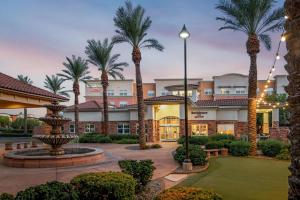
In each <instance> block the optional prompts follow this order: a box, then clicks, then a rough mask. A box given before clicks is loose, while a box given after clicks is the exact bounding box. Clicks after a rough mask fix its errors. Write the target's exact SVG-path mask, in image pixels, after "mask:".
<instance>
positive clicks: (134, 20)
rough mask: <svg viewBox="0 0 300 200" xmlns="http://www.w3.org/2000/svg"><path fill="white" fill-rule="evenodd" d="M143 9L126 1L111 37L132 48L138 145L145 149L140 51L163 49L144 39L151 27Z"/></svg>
mask: <svg viewBox="0 0 300 200" xmlns="http://www.w3.org/2000/svg"><path fill="white" fill-rule="evenodd" d="M144 14H145V9H144V8H143V7H141V6H140V5H138V6H136V7H133V6H132V4H131V2H129V1H126V2H125V6H124V7H120V8H118V10H117V12H116V16H115V17H114V23H115V26H116V27H117V30H116V33H117V35H116V36H114V37H113V42H114V43H123V42H126V43H128V44H130V45H131V46H132V61H133V63H134V64H135V76H136V91H137V106H138V124H139V143H140V148H141V149H144V148H146V138H145V122H144V119H145V113H144V97H143V81H142V75H141V69H140V62H141V59H142V55H141V49H142V48H148V49H156V50H158V51H163V49H164V47H163V46H162V45H161V44H160V43H159V42H158V41H157V40H156V39H153V38H146V36H147V31H148V30H149V28H150V26H151V23H152V21H151V19H150V17H145V16H144Z"/></svg>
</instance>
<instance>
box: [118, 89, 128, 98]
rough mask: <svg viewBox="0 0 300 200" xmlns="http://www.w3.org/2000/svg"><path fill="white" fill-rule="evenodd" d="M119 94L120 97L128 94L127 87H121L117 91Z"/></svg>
mask: <svg viewBox="0 0 300 200" xmlns="http://www.w3.org/2000/svg"><path fill="white" fill-rule="evenodd" d="M119 95H120V96H122V97H125V96H128V91H127V89H122V90H120V91H119Z"/></svg>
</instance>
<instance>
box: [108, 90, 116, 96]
mask: <svg viewBox="0 0 300 200" xmlns="http://www.w3.org/2000/svg"><path fill="white" fill-rule="evenodd" d="M114 95H115V93H114V91H113V90H107V96H114Z"/></svg>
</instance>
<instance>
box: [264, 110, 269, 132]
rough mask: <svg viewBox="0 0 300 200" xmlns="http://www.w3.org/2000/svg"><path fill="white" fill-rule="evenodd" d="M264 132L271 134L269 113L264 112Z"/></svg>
mask: <svg viewBox="0 0 300 200" xmlns="http://www.w3.org/2000/svg"><path fill="white" fill-rule="evenodd" d="M263 133H265V134H269V113H268V112H264V113H263Z"/></svg>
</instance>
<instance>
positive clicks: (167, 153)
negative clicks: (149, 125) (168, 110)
mask: <svg viewBox="0 0 300 200" xmlns="http://www.w3.org/2000/svg"><path fill="white" fill-rule="evenodd" d="M76 145H77V144H74V145H69V146H76ZM161 145H162V146H163V148H161V149H149V150H138V146H137V145H121V144H80V145H79V146H81V147H82V146H90V147H99V148H102V149H103V150H104V151H105V159H104V160H103V161H102V162H101V163H99V164H97V165H91V166H79V167H65V168H35V169H26V168H25V169H24V168H9V167H6V166H4V165H3V164H2V156H1V157H0V193H2V192H9V193H16V192H18V191H20V190H23V189H25V188H27V187H29V186H34V185H37V184H42V183H45V182H47V181H52V180H58V181H65V182H67V181H70V179H72V177H74V176H76V175H78V174H81V173H85V172H99V171H120V168H119V166H118V160H123V159H152V160H153V162H154V165H155V167H156V170H155V171H154V177H153V178H154V179H156V178H161V177H164V176H166V175H168V174H170V173H171V172H172V171H174V170H175V169H176V168H177V167H178V164H177V163H176V162H175V161H174V159H173V157H172V155H171V152H172V151H173V150H175V148H176V147H177V144H175V143H162V144H161ZM1 148H2V150H1ZM1 151H2V152H3V145H0V155H2V154H1Z"/></svg>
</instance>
